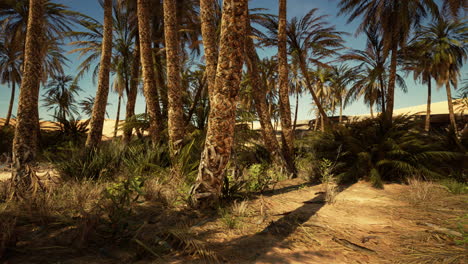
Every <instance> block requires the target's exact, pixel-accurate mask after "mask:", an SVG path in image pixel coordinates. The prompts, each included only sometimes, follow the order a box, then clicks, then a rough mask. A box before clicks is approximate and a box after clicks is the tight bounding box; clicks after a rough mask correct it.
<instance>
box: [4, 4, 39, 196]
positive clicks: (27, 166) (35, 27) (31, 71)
mask: <svg viewBox="0 0 468 264" xmlns="http://www.w3.org/2000/svg"><path fill="white" fill-rule="evenodd" d="M28 10H29V15H28V24H27V30H26V42H25V53H24V55H25V57H24V69H23V76H24V78H23V80H22V82H21V89H20V95H19V103H18V114H17V121H16V128H15V137H14V139H13V155H12V158H13V166H12V178H11V187H12V191H13V194H16V195H19V196H21V192H23V191H28V189H29V188H31V187H32V186H31V184H32V176H33V175H32V174H33V171H32V168H31V166H32V165H33V162H34V160H35V158H36V151H37V136H38V135H37V132H38V130H37V129H36V128H37V120H36V118H35V114H36V112H37V111H38V110H37V109H38V98H39V85H40V80H41V76H42V70H43V67H42V63H43V56H44V54H43V49H42V47H43V44H44V31H45V28H44V26H45V25H44V12H45V0H30V1H29V8H28Z"/></svg>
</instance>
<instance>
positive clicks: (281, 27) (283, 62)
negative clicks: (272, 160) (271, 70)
mask: <svg viewBox="0 0 468 264" xmlns="http://www.w3.org/2000/svg"><path fill="white" fill-rule="evenodd" d="M286 5H287V4H286V0H279V24H278V74H279V107H280V120H281V133H282V137H283V143H284V144H283V156H284V158H285V160H286V163H287V164H288V167H289V168H290V172H293V173H294V174H295V171H296V170H295V169H294V168H295V166H294V134H293V130H292V128H291V105H290V103H289V81H288V71H289V70H288V53H287V45H286V44H287V37H286V24H287V22H286V12H287V6H286Z"/></svg>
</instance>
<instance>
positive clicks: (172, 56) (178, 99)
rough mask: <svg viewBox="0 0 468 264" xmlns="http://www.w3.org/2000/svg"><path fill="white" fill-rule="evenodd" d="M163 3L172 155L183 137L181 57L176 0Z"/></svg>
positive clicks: (179, 145)
mask: <svg viewBox="0 0 468 264" xmlns="http://www.w3.org/2000/svg"><path fill="white" fill-rule="evenodd" d="M163 5H164V35H165V40H166V41H165V43H166V46H165V49H166V63H167V90H168V93H167V95H168V99H169V100H168V108H169V113H168V130H169V148H170V152H171V155H172V156H173V157H174V156H175V155H176V153H177V151H178V149H179V148H180V147H181V145H182V140H183V139H184V130H185V122H184V112H183V103H182V95H183V94H184V92H183V90H182V87H180V86H181V76H180V75H181V67H180V62H181V60H180V59H181V58H180V57H179V53H180V52H179V49H180V46H179V35H178V33H177V32H178V20H177V6H176V1H163Z"/></svg>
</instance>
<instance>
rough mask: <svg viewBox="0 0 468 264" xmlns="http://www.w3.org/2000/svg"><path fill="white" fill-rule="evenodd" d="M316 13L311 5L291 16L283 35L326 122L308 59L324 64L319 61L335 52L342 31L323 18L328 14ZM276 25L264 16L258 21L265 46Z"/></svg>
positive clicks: (272, 40) (274, 35)
mask: <svg viewBox="0 0 468 264" xmlns="http://www.w3.org/2000/svg"><path fill="white" fill-rule="evenodd" d="M318 12H319V11H318V9H317V8H314V9H312V10H310V11H309V12H308V13H307V14H306V15H305V16H304V17H302V18H300V19H298V18H296V17H294V18H292V19H291V21H290V22H289V23H288V25H287V37H288V44H289V45H288V46H289V53H290V54H291V56H292V57H295V60H296V61H297V62H298V64H299V67H300V68H301V72H302V75H303V76H304V78H305V83H306V85H307V88H308V90H309V92H310V93H311V95H312V98H313V100H314V103H315V105H316V106H317V108H318V110H319V112H320V115H321V116H323V118H324V120H325V123H327V124H328V123H329V120H328V117H327V115H326V113H325V110H324V109H323V107H322V105H321V104H320V101H319V98H318V97H317V95H316V92H315V91H314V89H313V86H312V82H311V80H310V76H309V75H308V72H309V69H308V64H309V62H310V63H312V64H315V65H319V66H322V67H326V66H327V65H326V64H325V63H323V62H322V60H323V59H324V58H327V57H329V56H333V55H336V54H337V51H338V50H339V49H341V48H342V47H343V43H344V41H343V39H342V37H341V36H342V35H343V34H345V33H344V32H340V31H337V30H336V29H335V26H330V25H329V23H328V22H326V21H325V19H326V18H327V17H328V16H326V15H325V16H319V15H318V14H317V13H318ZM278 24H279V23H278V21H277V19H274V18H270V19H267V20H266V21H265V22H263V23H262V25H263V26H264V27H265V28H266V29H267V37H265V38H264V40H263V41H264V44H266V45H268V46H272V45H276V44H277V36H278Z"/></svg>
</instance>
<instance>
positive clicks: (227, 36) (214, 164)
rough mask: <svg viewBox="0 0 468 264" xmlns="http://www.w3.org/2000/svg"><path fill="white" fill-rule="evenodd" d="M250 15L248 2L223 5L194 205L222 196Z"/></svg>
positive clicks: (238, 0)
mask: <svg viewBox="0 0 468 264" xmlns="http://www.w3.org/2000/svg"><path fill="white" fill-rule="evenodd" d="M247 11H248V1H247V0H225V1H223V16H222V26H221V41H220V45H219V47H220V50H219V60H218V67H217V73H216V81H215V86H214V89H213V96H212V98H213V100H212V101H211V102H210V116H209V120H208V130H207V132H206V140H205V147H204V150H203V152H202V157H201V161H200V166H199V172H198V176H197V179H196V182H195V185H194V186H193V188H192V190H191V195H192V201H193V202H194V203H195V204H201V205H209V204H212V203H214V202H216V201H217V200H218V198H219V196H220V194H221V188H222V184H223V178H224V173H225V169H226V166H227V163H228V161H229V158H230V155H231V148H232V144H233V138H234V127H235V118H236V97H237V94H238V91H239V85H240V81H241V73H242V65H243V56H242V47H243V44H244V35H245V25H246V23H245V21H246V19H247Z"/></svg>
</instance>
